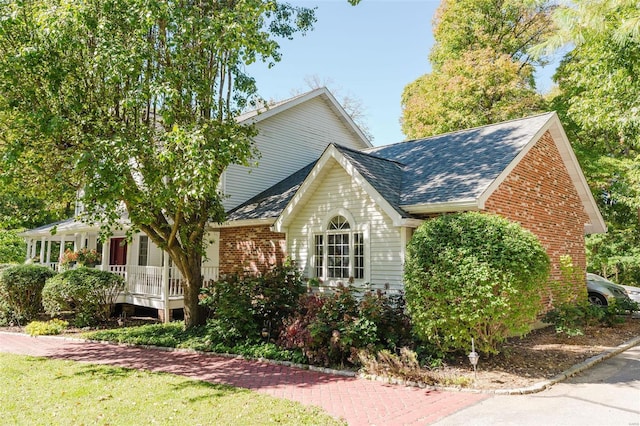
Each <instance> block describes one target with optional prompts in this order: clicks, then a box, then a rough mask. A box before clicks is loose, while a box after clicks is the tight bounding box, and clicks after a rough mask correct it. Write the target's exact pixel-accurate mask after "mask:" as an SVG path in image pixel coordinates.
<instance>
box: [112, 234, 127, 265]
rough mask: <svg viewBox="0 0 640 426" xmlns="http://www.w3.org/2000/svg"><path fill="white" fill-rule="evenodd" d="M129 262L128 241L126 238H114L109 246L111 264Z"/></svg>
mask: <svg viewBox="0 0 640 426" xmlns="http://www.w3.org/2000/svg"><path fill="white" fill-rule="evenodd" d="M126 264H127V241H126V240H125V239H124V238H112V239H111V244H110V247H109V265H126Z"/></svg>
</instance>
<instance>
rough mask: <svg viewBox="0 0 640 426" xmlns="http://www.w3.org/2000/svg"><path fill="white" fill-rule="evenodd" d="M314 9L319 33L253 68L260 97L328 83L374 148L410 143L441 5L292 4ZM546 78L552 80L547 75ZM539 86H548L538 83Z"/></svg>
mask: <svg viewBox="0 0 640 426" xmlns="http://www.w3.org/2000/svg"><path fill="white" fill-rule="evenodd" d="M289 3H291V4H295V5H300V6H305V7H313V6H317V10H316V17H317V22H316V24H315V26H314V30H313V31H311V32H309V33H307V35H305V36H304V37H302V36H299V35H298V36H297V37H296V38H295V39H294V40H291V41H290V40H282V41H281V42H280V46H281V53H282V61H281V62H279V63H277V64H276V65H275V66H274V67H273V68H271V69H267V68H266V67H264V66H252V67H251V68H250V72H251V73H252V74H253V75H254V76H255V77H256V79H257V82H258V88H259V93H260V95H261V96H262V97H263V98H265V99H267V100H282V99H286V98H289V97H291V96H292V95H293V94H294V93H295V92H296V91H297V92H304V91H307V90H309V86H308V85H307V83H305V78H307V77H311V76H315V77H317V78H318V79H320V80H321V81H327V82H328V84H327V86H328V87H329V89H330V90H331V91H332V92H333V93H334V94H336V97H337V98H338V100H340V99H341V98H342V97H344V96H350V97H352V98H355V99H358V100H359V101H360V102H361V103H362V106H363V107H364V110H365V111H364V113H365V122H366V124H367V126H368V128H369V131H370V132H371V134H372V135H373V137H374V140H373V144H374V145H386V144H390V143H395V142H399V141H402V140H404V139H405V137H404V135H403V134H402V131H401V130H400V121H399V120H400V116H401V108H400V97H401V95H402V91H403V89H404V87H405V86H406V85H407V84H408V83H410V82H412V81H414V80H415V79H416V78H418V77H419V76H421V75H423V74H425V73H428V72H430V70H431V67H430V65H429V60H428V55H429V51H430V49H431V46H432V45H433V35H432V30H431V21H432V18H433V15H434V13H435V11H436V9H437V8H438V6H439V4H440V1H439V0H437V1H436V0H363V1H362V2H361V3H360V4H359V5H358V6H355V7H354V6H351V5H349V3H348V2H347V0H316V1H306V0H289ZM547 80H548V77H547ZM539 86H540V87H541V88H543V89H544V88H545V87H548V84H547V85H546V86H545V84H539Z"/></svg>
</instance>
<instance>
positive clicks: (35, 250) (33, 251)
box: [29, 240, 38, 259]
mask: <svg viewBox="0 0 640 426" xmlns="http://www.w3.org/2000/svg"><path fill="white" fill-rule="evenodd" d="M36 254H38V241H36V240H33V244H31V254H30V255H29V259H33V258H34V257H36Z"/></svg>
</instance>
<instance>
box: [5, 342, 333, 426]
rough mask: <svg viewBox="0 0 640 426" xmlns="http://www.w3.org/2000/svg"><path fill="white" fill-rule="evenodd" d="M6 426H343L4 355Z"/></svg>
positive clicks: (109, 372) (104, 369) (226, 390)
mask: <svg viewBox="0 0 640 426" xmlns="http://www.w3.org/2000/svg"><path fill="white" fill-rule="evenodd" d="M0 384H1V385H0V424H3V425H5V424H11V425H89V424H92V425H93V424H97V425H152V424H159V425H264V424H291V425H294V424H295V425H305V424H308V425H310V424H313V425H336V424H342V423H340V422H338V421H337V420H335V419H333V418H331V417H329V416H328V415H326V414H324V413H323V412H322V411H321V410H319V409H314V408H308V407H305V406H303V405H301V404H298V403H295V402H292V401H287V400H282V399H277V398H272V397H269V396H266V395H260V394H257V393H255V392H252V391H249V390H244V389H237V388H233V387H231V386H226V385H217V384H211V383H207V382H201V381H196V380H192V379H188V378H184V377H180V376H175V375H172V374H162V373H147V372H143V371H138V370H132V369H125V368H119V367H110V366H100V365H89V364H84V363H77V362H71V361H60V360H50V359H45V358H36V357H28V356H19V355H9V354H2V353H0Z"/></svg>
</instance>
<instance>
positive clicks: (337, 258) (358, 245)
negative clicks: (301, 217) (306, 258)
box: [313, 215, 365, 280]
mask: <svg viewBox="0 0 640 426" xmlns="http://www.w3.org/2000/svg"><path fill="white" fill-rule="evenodd" d="M313 244H314V272H315V276H316V277H318V278H324V279H329V280H331V279H349V278H352V277H353V278H354V279H363V278H364V275H365V261H364V234H363V233H362V232H360V231H357V230H354V229H353V227H352V226H351V224H350V223H349V221H348V220H347V219H346V218H345V217H344V216H341V215H337V216H334V217H333V218H332V219H331V220H330V221H329V224H328V225H327V227H326V229H325V230H324V231H323V232H321V233H317V234H315V235H314V236H313Z"/></svg>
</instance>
